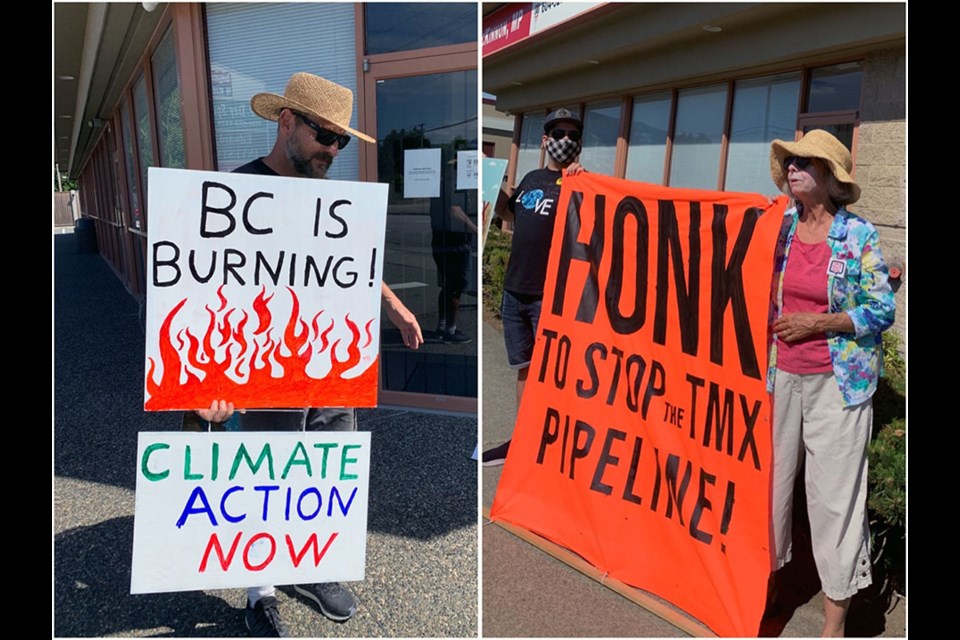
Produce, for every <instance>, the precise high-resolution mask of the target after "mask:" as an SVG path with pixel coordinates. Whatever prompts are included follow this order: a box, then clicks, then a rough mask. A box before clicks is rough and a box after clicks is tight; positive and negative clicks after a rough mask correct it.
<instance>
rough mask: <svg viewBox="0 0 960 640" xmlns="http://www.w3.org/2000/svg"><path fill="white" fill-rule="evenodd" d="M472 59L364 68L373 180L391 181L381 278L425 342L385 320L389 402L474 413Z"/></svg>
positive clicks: (476, 291) (476, 286) (384, 386)
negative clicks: (406, 336)
mask: <svg viewBox="0 0 960 640" xmlns="http://www.w3.org/2000/svg"><path fill="white" fill-rule="evenodd" d="M466 59H467V60H470V59H471V57H470V56H467V57H466ZM472 63H473V67H474V68H468V69H460V70H450V71H448V70H441V71H439V72H436V73H429V72H427V73H417V74H415V75H395V73H384V74H383V75H378V73H377V72H378V69H377V68H376V66H375V65H371V66H370V71H369V72H368V74H367V82H366V83H365V85H366V86H365V92H366V96H365V99H366V104H367V118H368V119H367V122H368V126H369V125H370V123H371V122H375V123H376V124H375V131H376V137H377V153H376V160H375V162H376V175H375V179H376V180H377V181H378V182H384V183H387V184H388V185H389V191H388V193H389V195H388V200H387V232H386V242H385V252H384V281H385V282H386V283H387V285H389V286H390V287H391V289H393V291H394V292H395V293H396V294H397V295H398V296H399V297H400V299H401V300H402V301H403V303H404V304H405V305H406V306H407V308H409V309H410V311H412V312H413V313H414V315H416V317H417V320H418V321H419V323H420V327H421V329H422V331H423V337H424V340H425V343H424V344H423V345H422V346H421V347H420V349H419V350H416V351H413V350H410V349H407V348H406V347H404V345H403V341H402V339H401V337H400V334H399V332H398V331H397V329H396V328H395V327H394V326H393V325H392V324H391V323H390V322H389V320H388V319H387V318H386V317H384V318H383V321H382V323H381V337H380V339H381V364H380V371H381V402H382V403H387V404H404V405H413V406H420V407H426V408H445V409H451V410H458V411H476V398H477V389H478V379H477V365H478V358H477V350H478V347H479V332H478V328H479V323H478V313H479V309H480V299H479V295H480V291H481V287H480V283H479V282H478V281H477V273H478V269H477V264H478V263H477V260H478V253H477V247H478V244H477V206H478V203H477V198H478V193H479V192H478V190H477V180H478V172H477V166H478V160H477V157H478V154H477V149H478V139H479V127H478V119H477V108H478V101H477V71H476V67H475V65H476V54H475V53H474V54H473V55H472ZM385 67H392V68H393V69H394V70H395V69H396V65H395V64H394V65H385ZM425 70H426V71H429V70H430V69H429V67H428V68H427V69H425ZM371 108H375V113H371V112H370V111H371ZM371 128H372V127H371ZM371 160H372V158H371ZM368 162H369V161H368ZM370 164H372V162H369V164H368V167H369V165H370ZM369 168H372V167H369Z"/></svg>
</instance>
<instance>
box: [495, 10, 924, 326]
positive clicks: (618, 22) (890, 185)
mask: <svg viewBox="0 0 960 640" xmlns="http://www.w3.org/2000/svg"><path fill="white" fill-rule="evenodd" d="M483 13H484V17H483V31H482V33H483V39H482V57H483V89H484V91H485V92H489V93H491V94H493V95H495V96H496V100H497V109H498V110H499V111H501V112H505V113H509V114H511V115H513V117H514V129H513V144H512V146H511V150H510V164H509V168H508V182H509V183H510V184H511V185H515V184H516V183H517V182H518V181H519V179H520V178H522V177H523V175H524V174H525V173H526V172H528V171H530V170H531V169H534V168H537V167H539V166H542V165H543V163H544V161H545V159H544V157H543V152H542V151H541V150H540V136H541V134H542V133H543V130H542V126H543V119H544V116H545V115H546V114H547V113H548V112H549V111H552V110H553V109H556V108H559V107H566V108H568V109H571V110H572V111H575V112H578V113H580V115H581V117H582V118H583V121H584V147H583V153H582V155H581V162H582V164H583V165H584V166H585V167H587V169H588V170H590V171H594V172H598V173H604V174H607V175H613V176H617V177H623V178H627V179H629V180H639V181H644V182H652V183H656V184H664V185H670V186H677V187H692V188H702V189H718V190H728V191H752V192H759V193H764V194H770V195H777V193H778V192H777V190H776V187H775V186H774V184H773V182H772V180H771V178H770V170H769V153H770V142H771V141H772V140H773V139H775V138H780V139H786V140H793V139H795V138H797V137H799V136H800V135H802V133H803V132H805V131H808V130H810V129H814V128H822V129H827V130H828V131H830V132H831V133H833V134H834V135H836V136H837V137H838V138H840V140H842V141H843V142H844V143H845V144H846V145H847V146H848V148H850V149H851V150H852V153H853V159H854V165H855V168H854V178H855V179H856V181H857V183H858V184H859V185H860V186H861V187H862V188H863V195H862V197H861V199H860V200H859V201H858V202H857V203H856V204H855V205H854V206H852V207H851V210H853V211H854V212H856V213H860V214H861V215H863V216H864V217H866V218H868V219H869V220H870V221H872V222H873V223H874V224H875V225H876V226H877V227H878V229H879V230H880V234H881V238H882V243H883V250H884V253H885V257H886V259H887V262H888V263H889V264H891V265H895V266H898V267H900V271H901V277H900V278H898V279H897V280H895V281H894V287H895V288H899V291H898V294H897V297H898V305H899V309H900V313H898V319H897V324H898V328H899V329H900V330H901V332H902V330H903V328H904V326H905V323H904V318H905V316H906V313H905V310H906V306H905V287H901V286H900V284H901V282H900V281H901V280H902V267H903V264H904V258H905V253H906V243H905V235H906V184H905V183H906V147H905V131H906V49H905V46H906V6H905V4H902V3H878V4H860V3H856V4H852V3H851V4H820V3H802V4H781V3H766V4H743V3H740V4H726V3H704V4H690V3H676V4H660V3H629V4H617V3H552V2H534V3H522V4H499V3H486V4H484V8H483Z"/></svg>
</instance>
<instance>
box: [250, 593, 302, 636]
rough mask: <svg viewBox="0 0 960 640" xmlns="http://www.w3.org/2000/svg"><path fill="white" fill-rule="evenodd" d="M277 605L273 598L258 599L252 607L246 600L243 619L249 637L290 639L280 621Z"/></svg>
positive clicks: (288, 633)
mask: <svg viewBox="0 0 960 640" xmlns="http://www.w3.org/2000/svg"><path fill="white" fill-rule="evenodd" d="M277 605H278V603H277V599H276V598H274V597H273V596H264V597H263V598H260V599H259V600H257V604H255V605H254V606H252V607H251V606H250V600H249V599H247V608H246V611H245V612H244V615H243V617H244V620H245V621H246V623H247V629H248V630H249V631H250V635H251V636H253V637H254V638H289V637H290V632H289V631H287V627H286V626H284V624H283V620H281V619H280V609H279V608H277Z"/></svg>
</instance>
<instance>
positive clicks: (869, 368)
mask: <svg viewBox="0 0 960 640" xmlns="http://www.w3.org/2000/svg"><path fill="white" fill-rule="evenodd" d="M799 218H800V215H799V211H798V209H796V208H794V209H790V210H789V211H787V212H786V214H785V217H784V222H783V227H782V229H781V232H780V238H779V240H778V243H777V251H776V254H775V255H776V257H775V263H774V264H775V267H774V277H773V284H774V287H775V294H774V296H773V297H772V304H773V305H774V306H773V309H772V310H771V319H773V318H778V317H780V315H781V313H782V308H783V274H784V270H785V267H786V264H787V258H788V257H789V255H790V245H791V243H792V241H793V236H794V233H795V232H796V230H797V222H798V220H799ZM879 241H880V236H879V234H878V233H877V230H876V228H874V226H873V225H872V224H870V223H869V222H867V221H866V220H864V219H863V218H861V217H860V216H857V215H855V214H853V213H850V212H849V211H847V210H846V209H844V208H841V209H840V210H839V211H837V213H836V216H834V218H833V224H832V225H831V227H830V232H829V233H828V234H827V243H828V244H829V245H830V251H831V256H830V264H829V268H828V273H827V294H828V297H829V300H830V312H831V313H839V312H841V311H845V312H846V313H847V314H848V315H849V316H850V319H851V320H852V321H853V326H854V329H855V333H853V334H850V333H837V332H828V333H827V345H828V347H829V350H830V360H831V361H832V362H833V373H834V375H835V376H836V379H837V384H839V385H840V393H841V395H843V400H844V405H845V406H848V407H849V406H854V405H857V404H860V403H862V402H866V401H867V400H869V399H870V398H871V397H872V396H873V393H874V391H876V390H877V381H878V380H879V378H880V373H881V369H882V366H883V349H882V345H881V336H880V334H881V333H883V331H884V330H886V329H887V328H888V327H890V325H891V324H893V319H894V313H895V311H896V306H895V302H894V298H893V290H892V289H891V288H890V283H889V282H888V280H887V265H886V264H885V263H884V261H883V255H882V254H881V253H880V247H879V244H878V243H879ZM770 334H771V345H770V361H769V368H768V371H767V390H768V391H771V392H772V391H773V385H774V380H775V375H776V366H777V337H776V336H775V335H773V332H772V331H771V332H770Z"/></svg>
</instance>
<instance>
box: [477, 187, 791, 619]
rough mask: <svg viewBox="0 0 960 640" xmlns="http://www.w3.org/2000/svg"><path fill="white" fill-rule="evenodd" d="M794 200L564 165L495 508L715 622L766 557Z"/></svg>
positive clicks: (756, 611) (748, 593) (763, 579)
mask: <svg viewBox="0 0 960 640" xmlns="http://www.w3.org/2000/svg"><path fill="white" fill-rule="evenodd" d="M785 208H786V198H785V197H780V198H778V199H777V200H776V202H775V203H774V204H772V205H771V204H769V203H768V201H767V199H766V198H765V197H763V196H759V195H756V194H742V193H724V192H712V191H699V190H691V189H670V188H666V187H659V186H656V185H649V184H642V183H637V182H628V181H625V180H619V179H615V178H607V177H603V176H598V175H594V174H581V175H580V176H576V177H565V178H564V180H563V187H562V191H561V194H560V202H559V205H558V214H557V221H556V226H555V229H554V234H553V244H552V249H551V254H550V263H549V268H548V274H549V275H548V277H547V282H546V288H545V294H544V300H543V311H542V314H541V316H540V324H539V327H538V330H537V342H536V348H535V352H534V356H533V361H532V363H531V367H530V373H529V378H528V380H527V386H526V390H525V392H524V397H523V403H522V406H521V407H520V413H519V416H518V418H517V425H516V428H515V430H514V435H513V442H512V444H511V446H510V453H509V457H508V458H507V461H506V464H505V466H504V469H503V474H502V476H501V478H500V484H499V488H498V491H497V495H496V499H495V500H494V503H493V507H492V509H491V517H492V518H493V519H494V520H503V521H506V522H511V523H513V524H516V525H519V526H521V527H524V528H525V529H529V530H530V531H533V532H535V533H537V534H539V535H541V536H543V537H545V538H547V539H549V540H552V541H553V542H556V543H557V544H560V545H562V546H564V547H566V548H568V549H571V550H573V551H575V552H576V553H578V554H579V555H580V556H582V557H583V558H585V559H586V560H587V561H588V562H590V563H591V564H593V565H595V566H596V567H597V568H599V569H600V570H602V571H604V572H606V573H607V574H609V575H610V576H611V577H613V578H615V579H617V580H620V581H622V582H624V583H627V584H630V585H633V586H635V587H638V588H641V589H644V590H646V591H650V592H652V593H655V594H657V595H659V596H661V597H663V598H665V599H667V600H669V601H670V602H672V603H674V604H675V605H677V606H678V607H680V608H682V609H683V610H685V611H687V612H688V613H690V614H691V615H693V616H694V617H696V618H697V619H699V620H700V621H701V622H703V623H704V624H706V625H707V626H709V627H710V628H711V629H713V630H714V631H715V632H716V633H717V634H719V635H725V636H730V635H733V636H755V635H756V634H757V632H758V630H759V626H760V619H761V617H762V615H763V609H764V603H765V594H766V583H767V576H768V574H769V572H770V566H771V552H770V542H769V536H770V534H769V492H770V491H769V474H770V464H771V459H772V458H771V444H770V443H771V439H770V407H769V397H768V394H767V392H766V386H765V378H766V359H767V358H766V354H767V315H768V312H769V304H770V285H771V278H772V272H773V254H774V248H775V244H776V238H777V234H778V231H779V229H780V223H781V221H782V219H783V213H784V210H785Z"/></svg>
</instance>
